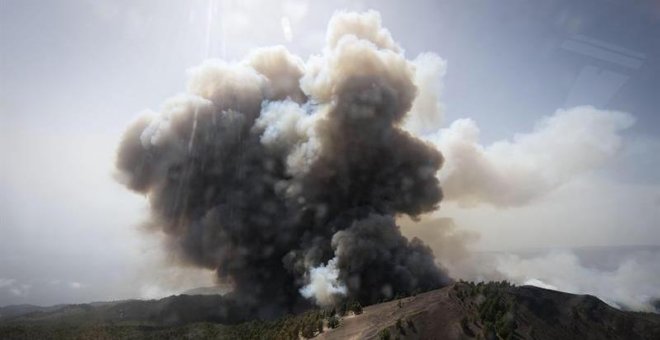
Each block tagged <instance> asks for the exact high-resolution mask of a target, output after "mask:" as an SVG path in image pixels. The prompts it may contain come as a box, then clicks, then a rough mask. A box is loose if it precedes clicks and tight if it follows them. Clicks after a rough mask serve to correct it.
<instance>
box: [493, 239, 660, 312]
mask: <svg viewBox="0 0 660 340" xmlns="http://www.w3.org/2000/svg"><path fill="white" fill-rule="evenodd" d="M493 269H494V270H496V271H497V272H498V273H500V274H501V275H503V276H504V277H505V278H507V279H508V280H510V281H512V282H513V283H516V284H528V285H534V286H539V287H542V288H549V289H555V290H561V291H565V292H569V293H575V294H592V295H596V296H598V297H599V298H601V299H602V300H604V301H605V302H607V303H609V304H610V305H613V306H617V307H624V308H630V309H634V310H644V311H654V307H652V306H651V305H650V301H651V299H654V298H658V297H660V275H658V273H660V253H659V252H656V253H647V254H641V255H638V256H634V257H632V256H631V257H626V258H624V259H622V261H621V262H620V263H618V265H617V266H616V267H615V268H612V269H598V268H595V267H590V266H585V265H583V264H582V263H581V262H580V259H579V258H578V256H576V255H575V254H574V253H572V252H570V251H566V250H564V251H552V252H548V253H545V254H542V255H539V256H534V257H531V258H522V257H521V256H519V255H513V254H502V255H498V256H496V258H495V263H494V268H493Z"/></svg>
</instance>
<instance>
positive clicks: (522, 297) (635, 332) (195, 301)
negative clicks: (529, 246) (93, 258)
mask: <svg viewBox="0 0 660 340" xmlns="http://www.w3.org/2000/svg"><path fill="white" fill-rule="evenodd" d="M231 308H232V307H230V306H227V301H226V300H223V299H222V297H220V296H210V295H209V296H186V295H180V296H172V297H169V298H165V299H161V300H151V301H137V300H132V301H121V302H114V303H105V304H103V303H101V304H99V303H97V304H83V305H68V306H62V307H60V308H59V309H57V310H54V311H53V310H50V311H37V312H33V313H30V314H27V315H23V316H20V317H16V316H14V317H5V318H0V338H3V339H5V338H9V339H23V338H39V339H48V338H90V337H91V338H159V339H160V338H184V337H194V338H227V339H230V338H231V339H236V338H245V339H263V338H265V339H271V338H281V339H290V338H298V337H299V336H301V337H302V334H304V333H303V332H304V329H305V328H306V327H307V326H310V325H311V326H312V327H311V329H313V332H311V333H310V334H311V335H310V336H313V337H314V338H318V339H351V338H353V339H369V338H381V337H385V336H386V334H389V336H390V339H395V338H400V339H438V338H441V339H497V338H502V339H658V338H660V315H658V314H651V313H637V312H626V311H621V310H618V309H615V308H612V307H610V306H608V305H607V304H605V303H604V302H602V301H600V300H598V299H597V298H595V297H593V296H589V295H574V294H568V293H563V292H558V291H552V290H547V289H542V288H537V287H531V286H522V287H512V286H509V285H508V284H499V283H489V284H478V285H475V284H469V283H457V284H454V285H452V286H449V287H445V288H443V289H438V290H434V291H430V292H426V293H423V294H418V295H416V296H410V297H405V298H401V299H395V300H392V301H389V302H385V303H380V304H376V305H372V306H368V307H365V308H364V309H363V312H362V313H361V314H359V315H355V314H353V313H348V314H347V315H344V316H342V317H340V318H339V326H338V327H337V328H334V329H332V328H329V327H328V312H327V311H322V310H311V311H308V312H305V313H302V314H299V315H296V316H289V317H285V318H281V319H278V320H274V321H251V322H246V323H241V324H234V325H229V324H219V323H215V322H216V321H218V320H219V319H222V318H225V319H228V316H229V315H231V314H232V309H231ZM229 321H230V320H229ZM319 324H320V325H323V332H322V333H319V332H318V328H317V326H318V325H319Z"/></svg>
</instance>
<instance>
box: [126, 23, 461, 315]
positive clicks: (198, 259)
mask: <svg viewBox="0 0 660 340" xmlns="http://www.w3.org/2000/svg"><path fill="white" fill-rule="evenodd" d="M415 81H416V67H415V63H413V62H411V61H409V60H407V59H406V58H405V57H404V55H403V53H402V51H401V48H400V47H399V46H398V45H397V44H396V43H395V42H394V40H393V39H392V37H391V35H390V33H389V32H388V31H387V30H386V29H384V28H382V27H381V23H380V17H379V15H378V14H377V13H375V12H368V13H365V14H346V13H340V14H337V15H335V16H334V17H333V19H332V20H331V22H330V24H329V27H328V34H327V42H326V46H325V48H324V50H323V51H322V53H321V54H319V55H315V56H312V57H311V58H310V59H309V60H308V61H307V62H303V61H302V60H301V59H300V58H298V57H296V56H294V55H292V54H290V53H289V52H288V51H287V50H286V49H285V48H283V47H274V48H265V49H260V50H257V51H254V52H253V53H252V54H251V55H249V56H248V57H247V58H246V59H245V60H243V61H241V62H238V63H226V62H223V61H220V60H212V61H207V62H205V63H204V64H202V65H201V66H199V67H197V68H195V69H193V70H192V71H191V72H190V81H189V84H188V91H187V93H186V94H182V95H179V96H177V97H175V98H172V99H169V100H168V101H166V103H165V105H164V106H163V108H162V109H161V111H160V113H146V114H144V115H143V116H141V117H140V118H138V120H136V121H135V122H134V123H133V124H132V125H131V126H130V127H129V128H128V130H127V131H126V133H125V135H124V137H123V140H122V142H121V145H120V147H119V152H118V157H117V168H118V178H119V180H120V181H121V182H122V183H124V184H125V185H126V186H127V187H128V188H130V189H131V190H133V191H136V192H139V193H142V194H145V195H147V197H148V199H149V203H150V207H151V217H150V219H149V221H148V222H147V224H148V225H149V226H150V227H151V228H152V229H154V230H157V231H160V232H162V233H164V234H165V235H166V236H167V243H168V246H169V247H170V249H171V250H172V251H173V252H174V253H175V254H177V256H178V258H179V260H181V261H184V262H186V263H189V264H192V265H196V266H200V267H204V268H209V269H212V270H215V271H216V273H217V277H218V279H219V280H222V281H228V282H231V283H233V285H234V293H233V294H234V296H235V297H237V298H239V299H241V301H243V302H244V304H246V305H248V306H250V307H252V308H253V312H254V313H256V315H258V316H266V317H267V316H272V315H276V314H279V313H282V312H287V311H293V310H296V309H297V308H302V307H304V306H306V305H307V304H308V303H309V302H308V301H309V300H307V299H305V298H304V297H303V296H301V292H302V295H304V296H305V297H312V298H313V299H314V300H315V301H316V302H317V303H320V304H324V303H329V302H330V301H332V299H333V297H334V296H336V295H341V294H344V293H345V294H347V295H348V296H349V297H353V298H357V299H359V300H360V301H362V302H363V303H372V302H376V301H379V300H381V299H382V298H385V297H391V296H394V295H395V294H399V293H411V292H413V291H416V290H426V289H432V288H436V287H439V286H441V285H443V284H446V283H447V282H448V281H449V279H448V278H447V276H446V275H445V274H444V272H443V271H442V270H441V269H439V268H438V267H437V266H436V265H435V264H434V261H433V254H432V252H431V250H430V249H429V248H428V247H426V246H424V245H423V244H422V243H421V241H419V240H417V239H413V240H411V241H408V240H407V239H406V238H405V237H403V236H402V235H401V233H400V230H399V227H398V226H397V225H396V224H395V219H394V216H397V215H400V214H406V215H410V216H413V217H414V216H417V215H420V214H422V213H425V212H429V211H433V210H435V209H436V208H437V207H438V204H439V202H440V200H441V199H442V191H441V189H440V186H439V181H438V179H437V177H436V173H437V172H438V170H439V169H440V167H441V166H442V163H443V158H442V156H441V154H440V152H439V151H438V150H437V149H436V148H435V147H434V146H433V145H431V144H429V143H426V142H424V141H422V140H419V139H417V138H415V137H414V136H413V135H411V134H410V133H409V132H407V131H405V130H404V129H403V128H402V127H401V126H402V124H403V123H404V121H405V118H406V115H407V113H408V112H409V111H410V110H411V108H412V107H413V102H414V100H415V98H416V96H417V95H418V87H417V86H416V84H415ZM416 107H418V108H419V110H422V109H423V105H421V104H420V105H416ZM301 289H302V291H301Z"/></svg>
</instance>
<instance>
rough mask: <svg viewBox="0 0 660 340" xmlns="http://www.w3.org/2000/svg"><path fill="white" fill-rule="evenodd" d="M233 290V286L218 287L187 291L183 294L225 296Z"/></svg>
mask: <svg viewBox="0 0 660 340" xmlns="http://www.w3.org/2000/svg"><path fill="white" fill-rule="evenodd" d="M231 290H232V287H231V285H218V286H210V287H199V288H193V289H189V290H186V291H185V292H183V293H181V294H185V295H223V294H227V293H229V292H230V291H231Z"/></svg>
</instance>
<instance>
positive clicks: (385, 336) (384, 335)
mask: <svg viewBox="0 0 660 340" xmlns="http://www.w3.org/2000/svg"><path fill="white" fill-rule="evenodd" d="M378 338H379V339H380V340H390V330H389V329H387V328H385V329H382V330H381V331H380V332H378Z"/></svg>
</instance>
